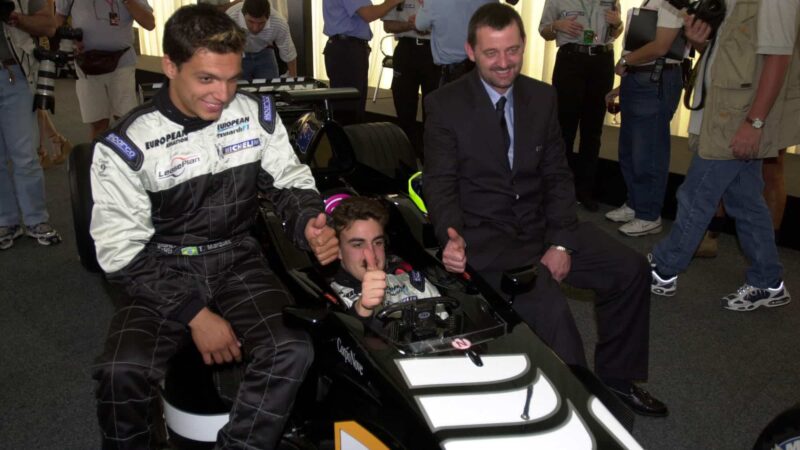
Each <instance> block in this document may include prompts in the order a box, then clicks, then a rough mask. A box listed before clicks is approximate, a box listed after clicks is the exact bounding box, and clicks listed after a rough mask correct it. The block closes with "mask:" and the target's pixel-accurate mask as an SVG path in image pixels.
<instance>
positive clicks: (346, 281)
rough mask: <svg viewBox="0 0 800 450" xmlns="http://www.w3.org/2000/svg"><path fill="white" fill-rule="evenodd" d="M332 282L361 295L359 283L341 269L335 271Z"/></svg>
mask: <svg viewBox="0 0 800 450" xmlns="http://www.w3.org/2000/svg"><path fill="white" fill-rule="evenodd" d="M333 281H335V282H336V283H338V284H340V285H342V286H344V287H347V288H350V289H352V290H353V291H355V292H356V293H357V294H359V295H361V282H360V281H358V279H356V277H354V276H352V275H350V272H348V271H346V270H344V269H343V268H341V267H339V270H337V271H336V275H334V276H333Z"/></svg>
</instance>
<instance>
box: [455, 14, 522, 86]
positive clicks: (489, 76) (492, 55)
mask: <svg viewBox="0 0 800 450" xmlns="http://www.w3.org/2000/svg"><path fill="white" fill-rule="evenodd" d="M475 34H476V36H475V38H476V39H475V48H473V47H471V46H470V45H469V43H467V44H465V48H466V50H467V56H469V59H471V60H472V61H474V62H475V65H476V66H477V67H478V72H479V73H480V75H481V78H483V81H485V82H486V83H488V84H489V85H490V86H492V87H493V88H494V90H495V91H497V92H498V93H500V94H505V93H506V91H507V90H508V88H509V87H511V85H512V84H513V83H514V80H516V79H517V76H518V75H519V72H520V70H521V69H522V55H523V54H524V53H525V40H524V39H522V36H521V34H520V31H519V27H518V26H517V24H516V22H513V23H512V24H511V25H508V26H507V27H505V28H503V29H502V30H495V29H493V28H492V27H487V26H484V27H480V28H478V29H477V30H476V33H475Z"/></svg>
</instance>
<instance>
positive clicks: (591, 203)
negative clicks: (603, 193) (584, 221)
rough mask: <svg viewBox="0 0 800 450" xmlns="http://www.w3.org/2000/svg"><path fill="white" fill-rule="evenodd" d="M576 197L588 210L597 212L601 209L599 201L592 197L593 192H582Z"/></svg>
mask: <svg viewBox="0 0 800 450" xmlns="http://www.w3.org/2000/svg"><path fill="white" fill-rule="evenodd" d="M576 197H577V200H578V203H580V205H581V206H583V208H584V209H586V210H587V211H589V212H597V210H598V209H600V205H598V204H597V202H596V201H595V200H594V199H593V198H592V194H589V193H587V192H581V193H578V194H576Z"/></svg>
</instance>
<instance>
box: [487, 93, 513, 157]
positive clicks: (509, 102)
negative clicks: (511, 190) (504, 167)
mask: <svg viewBox="0 0 800 450" xmlns="http://www.w3.org/2000/svg"><path fill="white" fill-rule="evenodd" d="M481 83H483V88H484V89H486V93H487V94H489V98H490V99H492V107H494V105H496V104H497V101H498V100H500V97H505V98H506V110H505V115H506V126H508V135H509V136H510V137H511V145H509V146H508V167H514V86H513V85H512V86H511V87H510V88H508V90H507V91H506V93H505V94H503V95H500V93H499V92H497V91H495V90H494V88H493V87H492V86H490V85H489V84H488V83H487V82H485V81H483V78H481ZM497 126H498V127H499V126H500V122H498V123H497Z"/></svg>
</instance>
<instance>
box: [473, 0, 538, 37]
mask: <svg viewBox="0 0 800 450" xmlns="http://www.w3.org/2000/svg"><path fill="white" fill-rule="evenodd" d="M514 22H516V23H517V28H519V34H520V36H521V37H522V40H523V41H524V40H525V25H523V24H522V17H520V16H519V13H517V11H516V10H515V9H514V8H512V7H510V6H508V5H504V4H502V3H487V4H485V5H483V6H481V7H480V8H478V10H477V11H475V14H473V15H472V18H471V19H469V28H467V42H468V43H469V46H470V47H472V48H475V44H476V41H477V39H478V38H477V34H478V28H480V27H490V28H492V29H493V30H498V31H499V30H502V29H503V28H505V27H507V26H509V25H511V24H512V23H514Z"/></svg>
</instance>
